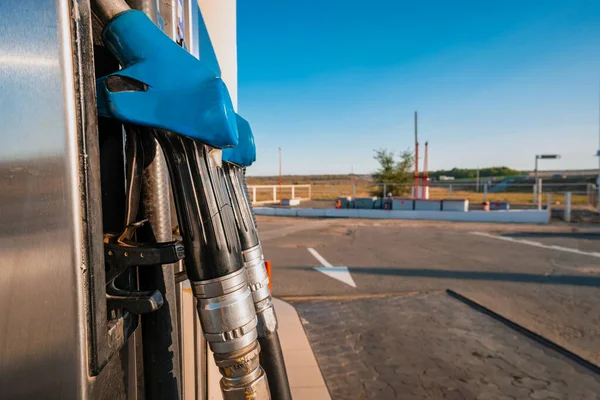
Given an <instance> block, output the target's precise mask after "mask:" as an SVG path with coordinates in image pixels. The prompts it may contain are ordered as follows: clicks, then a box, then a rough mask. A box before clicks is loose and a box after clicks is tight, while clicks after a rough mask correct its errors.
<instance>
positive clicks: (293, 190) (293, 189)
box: [292, 185, 296, 199]
mask: <svg viewBox="0 0 600 400" xmlns="http://www.w3.org/2000/svg"><path fill="white" fill-rule="evenodd" d="M295 198H296V186H294V185H292V199H295Z"/></svg>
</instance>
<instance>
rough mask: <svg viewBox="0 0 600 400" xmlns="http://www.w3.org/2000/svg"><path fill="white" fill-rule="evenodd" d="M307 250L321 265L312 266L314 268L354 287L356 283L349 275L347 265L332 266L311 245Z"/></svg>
mask: <svg viewBox="0 0 600 400" xmlns="http://www.w3.org/2000/svg"><path fill="white" fill-rule="evenodd" d="M308 252H309V253H310V254H312V255H313V257H314V258H316V259H317V261H319V262H320V263H321V265H322V267H314V269H315V270H317V271H319V272H322V273H324V274H325V275H327V276H328V277H330V278H333V279H337V280H338V281H340V282H343V283H345V284H346V285H349V286H352V287H354V288H355V287H356V283H354V279H352V275H350V271H349V270H348V267H334V266H333V265H331V264H330V263H329V262H327V260H326V259H324V258H323V256H322V255H320V254H319V253H317V251H316V250H315V249H313V248H312V247H309V248H308Z"/></svg>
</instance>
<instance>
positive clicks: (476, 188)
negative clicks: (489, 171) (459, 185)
mask: <svg viewBox="0 0 600 400" xmlns="http://www.w3.org/2000/svg"><path fill="white" fill-rule="evenodd" d="M475 191H476V192H477V193H479V167H477V179H476V181H475Z"/></svg>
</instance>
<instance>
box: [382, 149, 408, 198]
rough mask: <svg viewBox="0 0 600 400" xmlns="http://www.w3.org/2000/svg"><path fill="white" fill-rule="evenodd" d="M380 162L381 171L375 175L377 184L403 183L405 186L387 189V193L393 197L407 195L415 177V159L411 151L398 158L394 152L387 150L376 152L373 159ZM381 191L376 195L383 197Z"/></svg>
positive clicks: (399, 155) (402, 153)
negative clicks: (413, 168) (413, 169)
mask: <svg viewBox="0 0 600 400" xmlns="http://www.w3.org/2000/svg"><path fill="white" fill-rule="evenodd" d="M373 158H375V159H376V160H377V162H379V169H378V170H377V171H376V172H375V173H374V174H373V181H374V182H375V183H379V184H382V183H401V184H403V185H393V186H389V187H387V188H386V191H387V192H391V193H392V195H393V196H400V195H403V194H405V193H407V192H408V191H409V190H410V188H409V186H408V184H409V183H410V182H412V179H413V175H412V172H411V169H412V166H413V162H414V157H413V153H412V152H411V151H410V150H405V151H403V152H400V153H399V154H398V157H396V156H395V155H394V153H393V152H391V151H388V150H386V149H379V150H375V156H374V157H373ZM381 193H382V192H381V190H378V191H377V193H373V194H374V195H381Z"/></svg>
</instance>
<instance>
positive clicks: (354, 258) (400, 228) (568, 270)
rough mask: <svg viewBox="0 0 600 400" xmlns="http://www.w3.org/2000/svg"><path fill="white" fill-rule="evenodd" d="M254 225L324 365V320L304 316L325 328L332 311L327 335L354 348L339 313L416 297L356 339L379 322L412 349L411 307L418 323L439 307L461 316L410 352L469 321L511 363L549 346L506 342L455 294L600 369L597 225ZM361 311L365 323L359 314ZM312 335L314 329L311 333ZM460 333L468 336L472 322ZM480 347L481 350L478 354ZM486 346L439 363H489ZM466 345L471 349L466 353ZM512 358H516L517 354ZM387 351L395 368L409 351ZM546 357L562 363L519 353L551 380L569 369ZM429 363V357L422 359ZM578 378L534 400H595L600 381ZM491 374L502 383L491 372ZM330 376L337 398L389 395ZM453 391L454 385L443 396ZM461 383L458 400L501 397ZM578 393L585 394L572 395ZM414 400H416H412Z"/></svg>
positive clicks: (583, 373) (360, 329)
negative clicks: (449, 294)
mask: <svg viewBox="0 0 600 400" xmlns="http://www.w3.org/2000/svg"><path fill="white" fill-rule="evenodd" d="M258 224H259V230H260V233H261V241H262V243H263V249H264V252H265V256H266V257H267V259H270V260H271V261H272V265H273V273H272V281H273V292H274V295H275V296H276V297H281V298H283V299H286V300H288V301H291V302H292V304H294V305H295V306H296V308H297V310H298V311H299V312H300V315H301V316H302V317H303V318H304V320H305V321H306V322H308V325H306V326H305V329H306V330H307V332H308V334H309V339H310V341H311V345H313V349H314V350H315V354H316V356H317V360H318V361H319V364H322V363H325V364H326V363H327V362H326V361H325V360H326V357H327V356H326V355H325V356H324V353H323V352H324V351H326V350H324V349H325V348H324V347H323V346H320V345H318V344H317V343H320V341H319V340H318V336H319V333H318V332H319V328H318V326H319V325H320V324H321V323H320V322H315V324H314V325H310V319H309V318H306V317H305V315H310V316H311V318H313V319H314V320H315V321H319V317H318V316H319V315H322V316H324V318H326V319H327V315H328V314H329V315H330V316H331V315H333V317H329V319H331V320H332V321H338V322H336V323H333V322H332V323H328V324H326V325H327V328H326V332H328V337H329V339H330V340H334V341H336V343H337V342H339V343H340V345H341V346H347V347H346V348H347V349H350V348H351V346H350V342H348V340H349V339H348V338H346V336H345V335H344V334H341V333H339V332H337V331H336V329H335V326H336V324H337V325H340V324H342V323H343V322H342V321H345V322H344V323H350V322H349V321H346V320H347V319H348V317H344V318H338V315H341V314H339V313H340V312H341V310H342V308H343V307H347V304H350V303H351V304H352V308H354V309H363V310H365V311H366V310H369V308H373V307H374V305H373V304H375V305H376V304H377V302H385V301H392V300H389V299H398V298H405V297H406V296H412V297H411V299H412V300H411V303H410V304H409V305H407V304H405V303H402V304H403V307H402V309H399V310H398V311H397V313H396V312H395V311H394V308H393V307H392V308H390V307H389V306H387V309H388V310H387V311H386V312H385V313H373V316H372V317H370V319H369V323H368V324H366V325H365V324H362V325H360V324H359V325H357V326H356V332H357V333H360V334H362V335H367V337H368V336H369V334H372V333H373V332H376V331H377V325H378V324H383V325H385V326H387V327H388V328H387V329H386V331H385V335H384V336H386V337H389V338H390V339H389V340H391V341H392V342H393V341H397V342H398V343H400V344H402V343H405V340H404V339H403V338H405V337H406V335H409V336H410V335H411V334H410V332H409V328H410V329H412V328H413V325H411V324H407V322H406V313H409V314H410V310H411V309H415V310H416V309H419V310H420V314H419V315H421V316H422V315H426V314H427V313H426V310H428V309H431V310H432V318H434V317H433V316H434V315H435V313H434V311H433V310H435V309H436V307H437V309H440V307H441V309H443V310H446V311H442V312H441V313H442V314H444V315H448V314H449V311H448V310H453V312H454V313H458V312H459V311H458V310H462V311H460V313H459V314H460V315H461V317H460V318H458V317H457V318H454V319H450V320H445V321H437V322H435V321H436V320H435V318H434V319H433V320H432V321H434V322H435V323H434V324H433V326H435V327H436V328H435V329H433V328H431V329H430V328H428V331H427V332H428V333H427V334H423V335H421V336H419V335H417V336H414V335H413V336H411V337H413V338H416V339H415V340H417V339H418V341H417V342H415V341H414V340H413V342H410V341H409V343H412V345H411V347H412V348H415V349H418V348H421V349H427V348H428V345H429V344H430V343H429V342H430V341H433V342H435V340H434V339H435V338H436V337H438V338H439V337H443V336H444V335H446V334H448V332H450V331H452V330H455V329H462V328H460V327H457V326H454V325H452V323H451V322H452V321H454V320H457V321H458V320H465V319H466V320H469V321H471V322H472V325H473V327H472V332H471V333H472V334H474V335H477V336H479V335H485V334H486V332H488V333H489V332H492V331H493V332H494V335H495V337H496V338H497V340H498V343H502V346H503V347H502V348H503V353H502V357H503V359H505V360H511V359H514V360H516V361H515V362H516V365H520V363H522V361H523V360H522V359H519V358H518V356H517V350H518V349H517V348H521V347H522V346H523V343H525V344H526V345H527V346H534V347H535V346H542V345H540V344H536V343H533V342H532V340H531V339H530V338H527V337H525V336H522V335H520V336H519V334H517V335H518V336H519V341H520V342H519V343H520V344H516V342H514V341H512V339H511V338H514V337H515V332H514V331H513V330H511V329H510V328H507V327H504V326H503V325H502V324H500V323H498V322H497V321H496V322H494V324H499V325H497V326H496V325H493V329H492V328H490V326H488V325H486V324H488V323H491V322H493V320H492V321H490V320H491V318H490V317H489V316H486V315H483V314H480V313H478V312H477V311H474V310H472V309H470V308H469V307H466V306H464V305H459V304H457V302H456V300H452V301H450V302H448V301H449V300H448V299H446V298H445V297H446V295H445V292H444V291H445V290H446V289H452V290H454V291H456V292H458V293H460V294H461V295H463V296H465V297H467V298H469V299H471V300H473V301H475V302H477V303H479V304H481V305H483V306H485V307H488V308H490V309H491V310H493V311H494V312H496V313H498V314H500V315H502V316H504V317H505V318H508V319H510V320H511V321H514V322H515V323H517V324H519V325H521V326H523V327H525V328H527V329H529V330H531V331H533V332H535V333H537V334H539V335H541V336H543V337H544V338H547V339H548V340H550V341H551V342H554V343H556V344H557V345H559V346H562V347H564V348H565V349H567V350H568V351H570V352H572V353H573V354H576V355H577V356H579V357H581V358H582V359H585V360H587V361H589V362H590V363H592V364H596V365H600V307H599V306H600V291H599V287H600V234H599V233H598V231H599V230H598V229H596V228H594V227H593V226H592V227H588V228H586V229H576V230H574V229H573V228H572V227H570V226H566V225H562V226H525V225H520V226H519V225H495V224H468V223H464V224H461V223H443V222H431V221H429V222H419V221H368V220H335V219H329V220H311V219H297V218H277V217H259V220H258ZM386 299H387V300H386ZM432 299H434V300H432ZM428 302H429V303H428ZM431 302H433V303H431ZM430 303H431V304H430ZM323 304H326V306H323ZM465 307H466V308H465ZM336 309H337V310H338V311H336ZM315 310H317V311H315ZM318 310H321V311H318ZM336 312H337V314H336ZM307 313H308V314H307ZM423 313H425V314H423ZM437 313H438V314H439V313H440V311H437ZM356 314H357V315H358V314H360V315H369V316H370V314H369V313H367V314H365V313H364V312H363V313H356ZM462 314H464V315H462ZM461 318H462V319H461ZM390 321H392V322H390ZM427 321H428V320H427V318H420V319H419V318H417V319H415V320H414V321H412V323H414V324H417V326H420V325H427V323H428V322H427ZM430 322H431V321H430ZM390 324H392V325H391V326H390ZM309 326H312V327H314V328H315V330H314V331H312V333H311V328H309ZM340 326H341V325H340ZM445 326H447V330H446V331H445V330H444V327H445ZM461 326H462V327H463V328H464V326H465V325H464V324H463V325H461ZM440 335H441V336H440ZM450 336H451V335H450ZM521 336H522V337H521ZM313 341H315V343H313ZM433 342H432V343H433ZM521 342H522V343H521ZM481 343H483V346H484V348H483V349H481V348H477V346H479V344H481ZM481 343H479V344H478V343H466V342H465V343H463V342H461V341H460V340H458V341H457V342H456V343H453V344H451V346H453V347H455V346H458V348H457V349H455V351H454V352H452V351H450V352H449V353H448V354H446V355H442V356H441V359H444V357H446V358H448V357H450V358H452V357H456V356H457V354H462V355H463V356H464V357H465V362H471V361H472V357H475V356H473V353H478V354H479V353H481V354H483V353H482V351H483V350H485V348H487V349H488V350H490V351H491V350H493V347H494V346H492V348H489V346H488V345H489V343H487V342H481ZM490 343H491V342H490ZM532 343H533V344H532ZM461 346H463V347H464V349H462V350H464V351H461ZM486 346H488V347H486ZM515 346H516V347H515ZM367 347H368V345H367ZM542 347H543V346H542ZM513 348H514V349H513ZM536 348H537V347H536ZM468 349H471V350H468ZM511 349H513V350H514V352H513V353H511ZM389 351H390V352H391V353H392V354H393V355H394V357H395V359H396V360H401V359H402V358H403V357H406V354H405V352H406V346H405V345H401V346H396V347H394V346H392V347H391V348H390V350H389ZM536 351H537V350H536ZM547 351H549V352H550V353H547ZM519 352H520V350H519ZM534 353H536V352H534ZM469 354H471V356H469ZM536 354H537V353H536ZM544 354H550V356H555V359H558V360H560V362H549V361H548V360H547V359H544V357H542V356H540V357H538V358H536V357H537V356H535V357H534V356H529V355H527V356H523V357H525V358H526V359H527V360H528V362H533V363H534V364H535V363H537V364H538V365H540V366H541V365H551V366H553V367H549V368H548V370H547V371H546V372H544V374H542V375H543V376H541V377H540V379H544V380H547V381H548V382H550V383H552V382H554V379H555V378H554V375H553V374H554V373H555V372H556V371H559V370H565V369H564V365H562V364H561V363H567V364H568V365H570V366H571V367H573V365H572V364H573V363H572V361H570V360H569V359H568V357H567V358H565V357H562V356H559V355H556V354H553V353H552V350H548V349H544ZM411 357H412V358H413V359H414V360H418V358H419V352H418V351H417V352H416V353H414V352H413V354H412V356H411ZM423 357H424V358H423V359H424V360H425V359H426V357H425V354H424V355H423ZM511 357H512V358H511ZM515 357H516V358H515ZM561 357H562V358H561ZM469 360H471V361H469ZM446 361H448V362H447V363H446ZM446 361H444V365H446V367H445V368H442V369H441V370H440V371H437V372H436V373H440V374H442V375H444V374H446V375H447V376H448V377H452V376H456V373H457V369H458V370H461V368H462V367H460V366H457V364H456V363H454V362H450V359H449V358H448V359H447V360H446ZM369 363H371V364H373V363H374V359H372V360H371V361H369V359H367V360H366V361H365V365H368V364H369ZM413 364H414V365H413V366H412V367H411V368H413V369H415V371H416V370H418V369H424V370H428V368H429V367H428V366H427V363H425V364H424V365H422V366H419V365H418V363H416V362H413ZM459 364H460V363H459ZM561 365H562V366H561ZM565 365H566V364H565ZM321 368H322V370H325V369H326V367H325V365H321ZM573 368H574V367H573ZM409 369H410V368H409ZM415 371H413V372H415ZM503 371H504V372H506V374H508V375H507V376H509V375H510V374H512V373H516V372H515V371H513V372H510V368H508V369H506V368H505V369H503ZM574 371H575V372H573V373H572V374H570V375H569V377H568V379H566V378H565V382H566V384H567V385H566V386H560V385H559V386H552V388H551V389H552V390H553V391H554V392H556V393H559V394H561V393H563V394H566V395H567V397H564V396H562V395H561V396H558V395H556V393H555V394H553V395H552V396H550V394H548V393H546V392H543V393H546V394H542V395H540V394H539V393H537V394H535V395H534V394H533V393H531V394H530V395H531V396H530V397H532V398H586V399H587V398H595V397H590V393H591V392H586V390H587V389H589V390H592V391H595V392H600V391H599V390H597V389H598V386H594V385H595V384H597V383H598V380H597V379H598V377H597V375H596V374H595V373H594V372H593V371H590V370H589V369H586V368H580V367H577V368H576V369H575V370H574ZM488 372H489V373H490V374H495V375H498V374H497V373H494V372H491V370H490V371H488ZM496 372H497V371H496ZM521 372H523V371H521ZM411 373H412V372H411ZM342 374H343V372H342ZM500 375H502V374H500ZM500 375H498V376H500ZM517 375H518V374H517ZM393 376H394V374H388V375H387V378H386V379H387V380H389V379H392V377H393ZM538 377H539V375H538ZM363 378H364V380H363V381H364V382H367V381H369V379H371V378H369V377H368V375H365V376H364V377H363ZM325 379H326V382H327V384H328V386H329V387H330V391H331V392H332V395H333V398H388V397H387V395H385V396H383V397H377V396H376V397H368V391H367V392H365V393H366V394H365V396H367V397H364V396H363V397H344V396H343V395H341V394H339V393H338V395H336V392H335V390H333V389H332V388H335V387H336V385H337V384H339V382H340V378H339V374H338V377H337V378H336V377H333V378H332V377H331V376H329V377H328V374H327V373H325ZM359 379H360V376H359ZM449 379H450V378H449ZM452 379H454V378H452ZM452 379H450V380H449V381H448V382H451V381H452ZM589 379H591V380H589ZM371 380H372V379H371ZM405 381H406V380H405ZM336 382H337V383H336ZM406 382H407V386H406V388H409V387H412V386H410V382H409V381H406ZM469 382H470V383H469ZM502 382H503V383H502ZM502 382H500V381H499V382H496V383H494V384H493V385H498V386H499V387H500V388H502V385H503V384H508V383H507V382H505V381H502ZM590 382H591V383H590ZM594 382H595V383H594ZM413 383H414V381H413ZM493 385H492V386H493ZM511 385H512V383H511ZM581 385H583V386H581ZM450 386H452V385H450ZM450 386H448V387H447V389H448V390H449V388H450ZM459 386H460V388H461V389H460V390H459V391H458V392H460V393H462V395H461V396H463V397H457V398H469V397H472V398H501V397H497V396H496V395H495V394H494V392H489V391H486V390H483V389H482V387H480V386H477V385H475V384H474V383H473V382H471V381H468V382H467V383H464V384H461V385H459ZM575 386H577V387H578V388H580V389H582V391H579V392H574V391H572V390H571V389H573V387H575ZM452 387H454V386H452ZM586 388H587V389H586ZM401 389H402V388H397V387H395V388H394V391H395V393H399V392H398V390H400V392H402V390H401ZM413 389H414V390H413V392H414V393H416V394H415V395H414V396H416V397H414V398H423V397H422V395H423V394H424V393H425V394H427V393H429V395H428V396H429V398H448V397H447V394H444V395H443V393H445V392H444V390H445V389H444V390H442V389H440V388H438V389H439V390H438V389H436V390H437V391H436V390H433V391H430V392H428V391H427V390H428V389H427V388H426V387H424V386H421V387H420V389H418V388H417V387H416V386H414V387H413ZM417 389H418V390H417ZM411 390H412V389H411ZM419 390H421V392H419ZM423 390H424V391H423ZM390 393H391V392H390ZM405 393H409V392H405ZM411 393H412V392H411ZM453 393H454V392H453ZM454 395H456V393H454ZM389 396H391V395H389ZM411 396H412V395H411ZM420 396H421V397H420ZM456 396H458V395H456ZM473 396H474V397H473ZM486 396H487V397H486ZM489 396H491V397H489ZM519 396H520V395H519V394H518V393H517V394H516V395H514V396H508V398H511V397H512V398H521V397H519ZM536 396H537V397H536ZM540 396H541V397H540ZM544 396H546V397H544ZM426 397H427V396H426ZM389 398H394V397H389ZM398 398H404V397H402V396H400V397H398ZM407 398H410V397H408V395H407Z"/></svg>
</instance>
